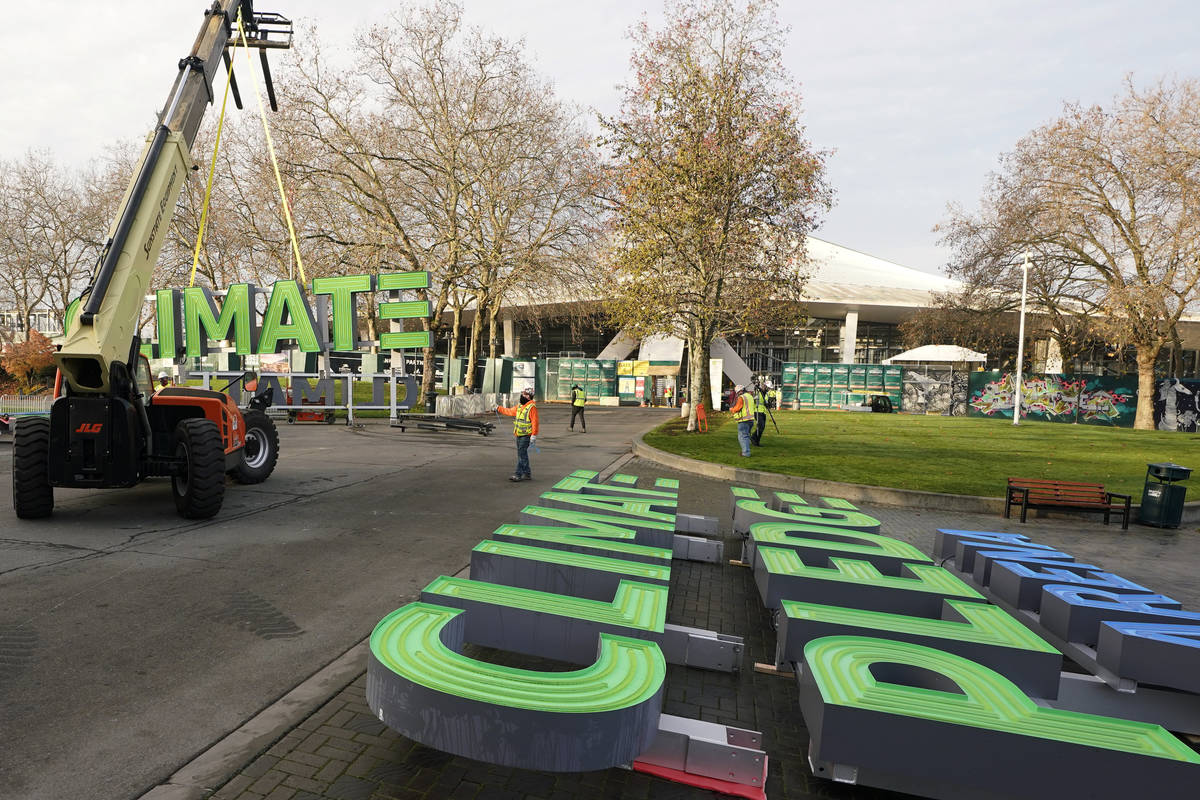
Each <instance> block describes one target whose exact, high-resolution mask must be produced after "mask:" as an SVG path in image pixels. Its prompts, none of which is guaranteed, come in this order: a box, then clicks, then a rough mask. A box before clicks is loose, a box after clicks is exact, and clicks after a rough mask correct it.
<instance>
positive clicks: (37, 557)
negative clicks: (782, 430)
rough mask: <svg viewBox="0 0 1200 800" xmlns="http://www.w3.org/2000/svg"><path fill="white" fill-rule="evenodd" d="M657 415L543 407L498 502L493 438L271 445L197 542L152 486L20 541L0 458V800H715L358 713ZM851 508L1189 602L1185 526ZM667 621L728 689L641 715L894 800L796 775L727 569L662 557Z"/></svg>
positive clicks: (289, 431) (798, 790) (397, 436)
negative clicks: (277, 456) (388, 650)
mask: <svg viewBox="0 0 1200 800" xmlns="http://www.w3.org/2000/svg"><path fill="white" fill-rule="evenodd" d="M667 413H669V412H665V411H656V410H650V409H589V410H588V416H589V425H588V430H589V433H587V434H578V433H575V434H571V433H568V432H567V431H566V422H567V419H568V411H567V409H566V408H564V407H558V406H547V407H543V408H542V426H543V431H542V434H541V435H540V436H539V438H538V444H539V445H540V446H541V448H542V452H540V453H537V452H535V453H533V454H532V457H533V471H534V477H535V480H534V481H532V482H529V483H521V484H515V485H514V484H510V483H508V481H507V480H506V477H507V475H508V474H509V473H510V472H511V468H512V462H513V452H514V448H513V446H512V441H511V437H510V436H508V435H507V433H506V432H505V431H506V428H505V426H503V425H501V427H500V429H499V430H498V432H497V434H496V435H493V436H491V437H487V438H484V437H480V436H478V435H475V434H470V433H446V432H441V433H435V432H414V431H412V430H411V429H410V430H409V431H408V432H407V433H401V432H399V431H398V430H392V429H389V428H388V427H387V426H386V423H383V422H382V421H380V422H373V423H371V424H368V426H367V427H366V428H365V429H363V430H362V431H359V432H351V431H349V430H346V429H344V428H342V427H341V426H336V427H326V426H321V425H311V426H303V425H296V426H283V427H282V429H281V436H282V455H281V460H280V468H279V470H278V471H277V472H276V474H275V476H273V477H272V479H271V480H270V481H268V482H267V483H265V484H262V485H261V486H258V487H234V486H231V487H230V488H229V489H228V492H227V496H226V507H225V509H224V510H223V511H222V513H221V515H220V516H219V517H218V518H217V519H216V520H212V521H208V522H204V523H192V522H187V521H184V520H181V519H179V518H178V517H176V516H175V514H174V508H173V506H172V505H171V500H170V493H169V489H168V487H167V486H166V484H164V483H161V482H159V483H155V484H146V485H143V486H141V487H138V488H137V489H135V490H131V491H128V492H108V493H96V492H73V493H68V492H60V497H59V502H60V505H59V508H58V511H57V512H56V516H55V517H54V518H52V519H51V520H50V521H49V522H46V523H43V522H37V523H25V522H18V521H17V520H16V519H15V518H14V517H13V515H12V511H11V506H10V504H9V497H8V491H9V488H8V486H9V476H8V474H7V473H8V471H9V469H10V466H9V460H8V457H7V454H6V453H3V452H2V451H0V485H3V486H4V487H5V488H4V490H3V491H4V496H3V498H0V531H3V533H2V534H0V701H2V709H3V710H2V711H0V729H3V730H5V731H21V732H22V734H23V735H21V736H19V737H8V736H6V740H9V739H15V740H13V741H11V742H6V747H5V748H4V749H3V751H0V796H3V797H5V798H37V799H38V800H40V798H58V797H104V798H135V797H143V796H145V797H149V798H152V799H153V800H171V798H202V797H208V796H211V797H214V798H220V799H221V800H235V799H236V800H258V798H271V800H301V799H306V800H308V799H311V798H329V799H330V800H349V799H350V798H363V799H364V800H367V799H368V798H370V799H372V800H384V798H404V799H407V798H429V800H434V799H435V798H479V799H480V800H482V799H483V798H512V800H518V799H528V800H533V799H534V798H563V799H564V800H565V799H566V798H619V797H628V798H702V797H714V796H717V795H714V794H712V793H711V792H707V791H701V790H697V789H693V788H689V787H685V786H680V785H676V784H671V783H667V782H664V781H661V780H658V779H655V778H650V777H647V776H645V775H642V774H639V773H635V772H630V771H628V770H624V769H610V770H605V771H602V772H595V773H582V774H552V773H539V772H530V771H524V770H515V769H508V768H501V767H495V766H491V765H488V764H483V763H480V762H475V761H472V760H470V759H465V758H462V757H458V756H453V755H448V754H445V753H442V752H439V751H435V750H431V749H429V748H426V747H423V746H421V745H419V744H416V743H414V742H412V741H410V740H407V739H405V738H404V737H402V736H400V735H399V734H397V733H395V732H393V731H391V730H389V729H388V728H386V727H385V726H383V725H382V724H381V723H380V722H379V721H378V720H377V719H376V718H375V717H374V716H373V715H372V713H371V712H370V710H369V709H368V708H367V706H366V700H365V696H364V686H365V670H366V648H365V646H364V644H363V640H364V639H365V637H366V636H367V635H368V634H369V633H370V630H371V628H372V627H373V626H374V624H375V623H376V622H377V621H378V620H379V619H380V618H382V616H384V615H385V614H386V613H388V612H389V611H391V610H393V609H395V608H398V607H400V606H401V605H403V604H405V603H406V602H409V601H411V600H413V599H414V598H415V597H416V594H417V592H418V591H419V590H420V589H421V588H422V587H423V586H424V585H425V584H427V583H428V582H429V581H430V580H432V579H433V578H435V577H437V576H438V575H443V574H445V575H453V574H456V573H459V572H461V571H463V570H464V569H465V567H466V565H467V563H468V560H469V553H470V550H471V548H472V547H474V545H475V544H477V543H478V542H479V541H480V540H481V539H484V538H487V535H488V533H490V531H491V530H492V529H493V528H495V527H496V526H497V525H500V524H502V523H505V522H515V521H516V519H517V516H518V512H519V510H520V508H521V507H522V506H524V505H526V504H528V503H531V502H532V501H533V500H534V498H536V496H537V494H539V493H540V492H542V491H544V490H546V489H547V488H548V487H549V486H550V485H551V484H552V483H553V482H554V481H555V480H556V479H557V478H559V477H561V476H562V475H564V474H566V473H567V472H569V471H571V470H572V469H575V468H585V469H595V470H602V469H605V468H606V467H610V466H612V465H614V464H616V463H618V462H621V461H622V459H623V458H626V457H627V456H626V454H627V453H628V450H629V442H630V439H631V438H632V436H634V435H635V434H636V433H638V432H640V431H642V430H645V429H646V428H648V427H649V426H651V425H653V424H655V423H656V422H659V421H662V420H663V419H665V418H666V415H667ZM765 443H766V445H767V446H768V447H769V446H770V439H769V438H768V439H766V440H765ZM3 447H4V448H7V445H5V446H3ZM751 466H752V465H751ZM620 471H621V472H624V473H628V474H633V475H638V476H642V477H643V478H653V477H658V476H666V477H672V478H677V479H679V481H680V489H679V509H680V511H682V512H686V513H694V514H705V515H712V516H717V517H718V518H719V520H720V525H721V536H722V537H723V538H724V539H725V541H726V551H727V554H728V555H730V556H736V555H737V554H738V552H739V551H740V544H739V543H738V542H737V541H736V540H735V537H733V535H732V531H731V520H730V519H729V490H728V484H727V483H724V482H721V481H716V480H712V479H708V478H702V477H699V476H695V475H690V474H686V473H681V472H676V471H673V470H670V469H667V468H664V467H661V466H659V465H657V464H655V463H653V462H650V461H646V460H642V459H633V460H627V461H623V462H622V463H620ZM863 510H864V511H865V512H867V513H868V514H871V515H872V516H875V517H877V518H879V520H880V521H881V522H882V529H881V532H882V533H884V534H886V535H888V536H892V537H894V538H897V539H902V540H904V541H907V542H910V543H912V544H914V545H916V546H918V547H919V548H921V549H922V550H924V551H926V552H928V551H929V550H930V549H931V547H932V544H933V535H934V531H935V530H936V529H937V528H939V527H954V528H963V529H977V530H996V531H1017V532H1022V533H1026V534H1028V535H1030V536H1031V537H1032V538H1033V539H1034V540H1035V541H1037V542H1040V543H1042V544H1047V545H1054V546H1057V547H1059V548H1060V549H1063V550H1065V551H1067V552H1070V553H1072V554H1073V555H1075V556H1076V557H1077V558H1078V559H1079V560H1080V561H1088V562H1091V563H1095V564H1099V565H1102V566H1104V567H1106V568H1108V569H1109V570H1112V571H1114V572H1118V573H1120V574H1121V575H1122V576H1124V577H1126V578H1128V579H1130V580H1133V581H1135V582H1138V583H1142V584H1144V585H1147V586H1150V587H1153V588H1154V589H1155V590H1157V591H1159V592H1162V593H1164V594H1168V595H1172V596H1174V597H1175V598H1176V599H1178V600H1180V601H1181V602H1182V603H1183V606H1184V608H1189V609H1197V608H1200V584H1198V583H1197V581H1196V580H1195V565H1197V564H1200V536H1197V532H1196V531H1195V530H1191V529H1188V530H1180V531H1164V530H1159V529H1154V528H1146V527H1142V526H1138V525H1132V526H1131V527H1130V529H1129V530H1128V531H1125V532H1123V531H1121V529H1120V526H1119V525H1110V526H1105V525H1103V523H1102V521H1101V520H1100V518H1099V517H1098V516H1093V517H1091V518H1079V519H1052V520H1051V519H1038V520H1033V521H1031V522H1030V523H1028V524H1025V525H1022V524H1021V523H1020V522H1019V521H1017V520H1004V519H1002V518H999V517H997V516H979V515H965V514H948V513H943V512H936V511H921V510H917V509H896V508H883V507H863ZM667 621H668V622H672V623H677V624H682V625H689V626H697V627H701V628H706V629H711V630H714V631H717V632H720V633H726V634H734V635H739V636H742V637H744V638H745V643H746V655H745V662H744V668H743V670H742V671H741V673H740V674H736V675H729V674H724V673H715V672H707V671H703V670H698V669H692V668H686V667H681V666H669V667H668V675H667V682H666V693H665V703H664V708H663V710H664V712H666V713H669V714H676V715H679V716H683V717H691V718H698V719H703V720H706V721H711V722H716V723H721V724H726V725H731V726H735V727H739V728H751V729H755V730H759V731H762V733H763V741H764V749H765V750H766V751H767V753H768V756H769V759H770V771H769V776H768V781H767V785H766V794H767V796H768V797H769V798H772V799H773V800H778V798H807V797H838V798H866V797H889V796H897V797H898V796H899V795H892V794H889V793H887V792H882V791H879V790H873V789H869V788H865V787H854V786H847V785H843V784H834V783H831V782H828V781H825V780H822V779H817V778H814V777H812V775H811V773H810V771H809V769H808V766H807V761H806V757H805V753H806V749H807V745H808V734H807V731H806V730H805V728H804V724H803V719H802V717H801V715H800V710H799V705H798V693H797V688H796V684H795V682H794V681H793V680H791V679H788V678H783V677H776V676H769V675H764V674H761V673H757V672H755V671H753V670H752V669H751V668H750V667H751V666H752V664H753V663H754V662H758V661H771V660H772V659H773V653H774V646H775V641H774V631H773V630H772V627H771V619H770V616H769V614H768V613H767V612H766V611H765V610H764V609H763V608H762V605H761V603H760V602H759V598H758V594H757V591H756V589H755V587H754V582H753V579H752V575H751V572H750V570H748V569H746V568H744V567H738V566H734V565H730V564H728V563H722V564H702V563H695V562H681V561H676V562H674V564H673V565H672V571H671V592H670V607H669V610H668V614H667ZM476 654H477V655H482V656H486V657H489V658H500V659H504V658H505V656H503V654H495V653H478V652H476Z"/></svg>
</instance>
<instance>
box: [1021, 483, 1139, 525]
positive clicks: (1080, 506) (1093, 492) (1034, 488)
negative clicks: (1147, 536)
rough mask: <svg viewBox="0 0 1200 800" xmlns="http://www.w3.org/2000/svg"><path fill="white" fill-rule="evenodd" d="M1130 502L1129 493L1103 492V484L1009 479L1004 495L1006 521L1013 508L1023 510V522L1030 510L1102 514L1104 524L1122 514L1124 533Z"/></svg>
mask: <svg viewBox="0 0 1200 800" xmlns="http://www.w3.org/2000/svg"><path fill="white" fill-rule="evenodd" d="M1130 499H1131V498H1130V496H1129V495H1127V494H1113V493H1112V492H1106V491H1104V484H1102V483H1072V482H1070V481H1046V480H1037V479H1033V478H1009V479H1008V489H1007V490H1006V491H1005V495H1004V518H1005V519H1008V515H1009V512H1010V511H1011V510H1012V507H1013V506H1020V507H1021V522H1024V521H1025V513H1026V512H1027V511H1028V510H1029V509H1031V508H1052V509H1054V508H1057V509H1069V510H1072V511H1103V512H1104V524H1105V525H1107V524H1108V520H1109V515H1111V514H1112V512H1113V511H1120V512H1121V514H1122V516H1121V530H1129V503H1130ZM1120 501H1124V502H1120Z"/></svg>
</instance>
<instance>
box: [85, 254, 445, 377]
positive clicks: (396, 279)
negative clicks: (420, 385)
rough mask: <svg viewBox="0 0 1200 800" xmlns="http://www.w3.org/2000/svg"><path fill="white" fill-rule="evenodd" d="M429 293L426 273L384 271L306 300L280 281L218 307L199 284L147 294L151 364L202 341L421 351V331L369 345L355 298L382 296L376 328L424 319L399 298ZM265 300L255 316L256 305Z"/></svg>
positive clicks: (328, 282)
mask: <svg viewBox="0 0 1200 800" xmlns="http://www.w3.org/2000/svg"><path fill="white" fill-rule="evenodd" d="M428 288H429V273H427V272H385V273H380V274H378V275H338V276H333V277H327V278H316V279H314V280H313V282H312V291H311V294H312V298H313V300H312V302H311V303H310V302H309V298H308V297H307V296H306V294H305V292H304V291H303V290H302V288H301V285H300V282H299V281H295V280H281V281H276V282H275V283H274V284H272V286H271V288H270V289H263V288H260V287H257V286H255V285H254V284H252V283H235V284H232V285H230V286H229V288H228V289H227V290H226V292H225V297H224V298H223V299H221V300H220V302H218V298H217V297H215V296H214V294H213V292H212V290H210V289H209V288H207V287H204V286H189V287H187V288H184V289H160V290H159V291H157V292H156V293H155V304H154V305H155V317H156V326H155V327H156V334H157V336H156V338H157V341H158V349H157V352H156V353H155V355H156V356H157V357H159V358H182V357H184V356H187V357H189V358H195V357H198V356H203V355H207V354H208V351H209V344H210V342H214V341H228V342H230V343H231V344H232V346H233V349H234V352H236V353H237V354H238V355H244V356H245V355H264V354H273V353H281V352H283V351H284V350H286V349H291V348H295V349H297V350H300V351H303V352H306V353H318V352H325V351H328V350H339V351H348V350H355V349H357V348H359V347H360V346H363V345H374V344H377V345H378V346H379V347H381V348H383V349H385V350H400V349H406V348H419V347H428V346H429V345H430V336H429V332H428V331H404V332H397V331H392V332H385V333H381V334H380V335H379V340H378V341H377V342H374V341H372V342H364V341H362V340H361V339H360V338H359V336H360V329H359V328H360V326H359V317H358V296H359V295H362V294H367V293H371V292H386V293H388V294H389V295H390V297H389V299H387V300H385V301H383V302H381V303H380V304H379V306H378V311H377V318H378V319H379V320H380V321H381V322H384V323H387V322H391V321H395V320H404V319H423V318H426V317H428V316H429V314H430V313H431V312H430V304H429V302H428V301H427V300H403V299H400V297H399V295H400V293H402V292H405V291H419V290H423V289H428ZM259 295H262V296H265V297H266V298H267V300H266V307H265V309H263V310H262V311H261V312H260V311H259V309H258V307H257V305H256V299H257V297H258V296H259ZM78 311H79V300H75V301H74V302H72V303H71V305H70V306H69V307H68V308H67V313H66V322H65V324H66V326H70V324H71V322H72V321H73V320H74V318H75V316H76V315H77V314H78Z"/></svg>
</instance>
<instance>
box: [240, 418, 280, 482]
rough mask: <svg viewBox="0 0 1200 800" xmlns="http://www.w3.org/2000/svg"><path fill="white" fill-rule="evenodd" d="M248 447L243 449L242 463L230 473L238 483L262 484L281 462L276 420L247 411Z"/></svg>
mask: <svg viewBox="0 0 1200 800" xmlns="http://www.w3.org/2000/svg"><path fill="white" fill-rule="evenodd" d="M243 418H244V419H245V420H246V445H245V447H243V448H242V463H241V464H239V465H238V466H236V467H234V468H233V469H232V470H230V471H229V474H230V475H232V476H233V479H234V480H235V481H237V482H238V483H262V482H263V481H265V480H266V479H267V478H269V477H271V473H272V472H274V471H275V462H277V461H278V460H279V431H278V430H277V429H276V428H275V420H273V419H271V418H270V417H268V416H267V415H266V414H264V413H263V412H261V411H247V412H245V413H244V414H243Z"/></svg>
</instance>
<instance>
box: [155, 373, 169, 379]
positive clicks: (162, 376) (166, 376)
mask: <svg viewBox="0 0 1200 800" xmlns="http://www.w3.org/2000/svg"><path fill="white" fill-rule="evenodd" d="M158 377H159V378H169V377H171V376H170V375H168V374H167V373H165V372H160V373H158Z"/></svg>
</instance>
